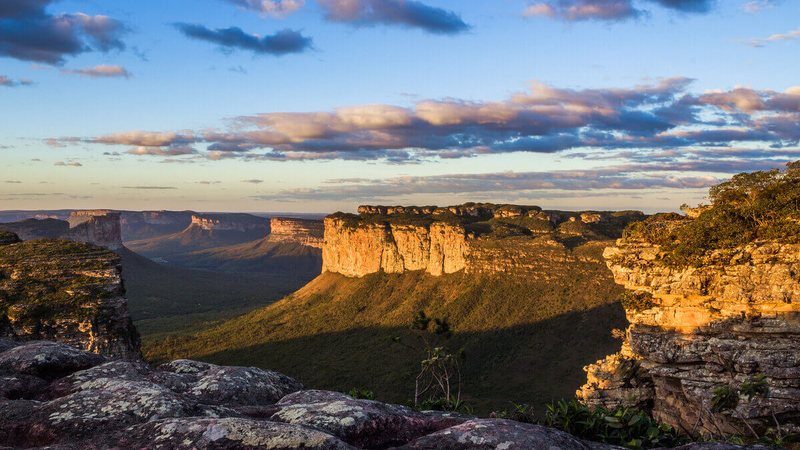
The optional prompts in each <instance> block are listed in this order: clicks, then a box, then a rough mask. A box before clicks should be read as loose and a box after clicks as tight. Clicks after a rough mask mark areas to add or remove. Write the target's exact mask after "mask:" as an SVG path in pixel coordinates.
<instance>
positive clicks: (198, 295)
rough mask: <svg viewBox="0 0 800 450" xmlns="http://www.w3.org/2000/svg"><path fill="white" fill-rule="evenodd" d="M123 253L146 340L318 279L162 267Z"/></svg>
mask: <svg viewBox="0 0 800 450" xmlns="http://www.w3.org/2000/svg"><path fill="white" fill-rule="evenodd" d="M117 253H118V254H119V255H120V256H122V268H123V271H122V277H123V279H124V280H125V287H126V290H127V297H128V304H129V308H130V311H131V316H132V317H133V319H134V321H135V323H136V327H137V328H138V329H139V331H140V332H141V334H142V335H143V336H144V337H145V338H146V339H147V338H149V337H151V336H153V335H158V334H159V333H173V332H176V331H181V330H189V329H194V328H196V327H198V326H200V325H202V324H208V323H211V322H214V321H220V320H224V319H227V318H230V317H232V316H235V315H238V314H242V313H245V312H247V311H251V310H252V309H254V308H258V307H262V306H264V305H267V304H269V303H271V302H274V301H275V300H277V299H279V298H281V297H283V296H284V295H286V294H288V293H290V292H292V291H294V290H295V289H297V288H298V287H300V286H302V285H303V284H305V283H306V282H307V281H308V280H309V279H310V278H311V277H312V275H305V276H303V275H301V274H298V275H297V276H287V275H286V274H282V275H275V276H273V275H269V274H263V273H262V274H247V273H222V272H213V271H205V270H192V269H184V268H178V267H171V266H167V265H163V264H158V263H155V262H153V261H151V260H149V259H147V258H145V257H143V256H141V255H138V254H136V253H134V252H132V251H130V250H128V249H126V248H123V249H120V250H118V251H117Z"/></svg>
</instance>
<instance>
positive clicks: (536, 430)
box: [402, 419, 614, 450]
mask: <svg viewBox="0 0 800 450" xmlns="http://www.w3.org/2000/svg"><path fill="white" fill-rule="evenodd" d="M402 448H403V449H408V450H411V449H416V450H456V449H470V450H495V449H503V450H550V449H555V448H557V449H560V450H589V449H611V448H614V447H612V446H609V445H604V444H598V443H595V442H592V443H587V442H584V441H581V440H580V439H578V438H576V437H574V436H572V435H570V434H567V433H564V432H563V431H558V430H554V429H552V428H547V427H543V426H539V425H532V424H527V423H520V422H515V421H513V420H505V419H473V420H470V421H468V422H464V423H462V424H460V425H456V426H454V427H451V428H447V429H445V430H442V431H439V432H436V433H433V434H430V435H428V436H425V437H422V438H419V439H417V440H415V441H413V442H411V443H410V444H408V445H407V446H404V447H402Z"/></svg>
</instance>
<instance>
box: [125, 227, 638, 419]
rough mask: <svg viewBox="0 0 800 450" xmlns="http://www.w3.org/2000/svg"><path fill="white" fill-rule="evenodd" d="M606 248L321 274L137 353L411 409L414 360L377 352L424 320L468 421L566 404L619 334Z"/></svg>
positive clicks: (414, 355)
mask: <svg viewBox="0 0 800 450" xmlns="http://www.w3.org/2000/svg"><path fill="white" fill-rule="evenodd" d="M606 244H607V243H606V242H594V243H591V244H587V245H585V246H582V247H579V248H576V249H574V250H572V251H571V252H572V254H574V255H575V256H578V257H580V260H579V261H574V260H573V261H571V262H565V261H563V260H562V259H561V258H556V259H554V260H552V261H551V259H550V257H549V253H547V251H546V250H542V255H541V258H542V263H543V267H545V268H546V269H543V270H542V271H541V272H537V273H536V274H524V275H520V276H513V275H507V274H506V275H498V276H478V275H474V274H464V273H457V274H452V275H447V276H443V277H433V276H430V275H427V274H425V273H422V272H413V273H406V274H402V275H394V274H374V275H369V276H366V277H363V278H347V277H343V276H340V275H337V274H331V273H326V274H323V275H321V276H319V277H318V278H316V279H314V280H313V281H312V282H310V283H309V284H308V285H307V286H305V287H304V288H302V289H300V290H299V291H298V292H296V293H294V294H292V295H290V296H288V297H286V298H285V299H283V300H281V301H279V302H277V303H274V304H272V305H270V306H267V307H266V308H261V309H259V310H256V311H253V312H251V313H249V314H246V315H244V316H242V317H237V318H235V319H232V320H228V321H225V322H223V323H221V324H217V325H214V326H211V327H208V328H206V329H203V330H195V331H194V332H185V333H180V334H171V335H168V336H167V335H161V336H155V335H151V336H149V337H148V336H147V335H145V337H144V340H143V341H144V342H143V348H144V352H145V355H146V358H147V359H149V360H150V361H152V362H160V361H165V360H168V359H176V358H184V357H185V358H193V359H201V360H206V361H209V362H214V363H219V364H230V365H255V366H258V367H262V368H268V369H273V370H278V371H280V372H282V373H286V374H287V375H290V376H293V377H295V378H297V379H299V380H300V381H301V382H303V383H304V384H306V385H307V386H314V387H315V388H320V389H331V390H336V391H343V392H346V391H348V390H349V389H351V388H352V387H353V386H359V387H361V388H363V389H367V390H371V391H373V392H374V393H375V395H377V397H378V398H380V399H382V400H386V401H391V402H396V403H413V396H414V392H413V387H414V382H415V378H416V376H417V375H418V373H419V369H420V365H419V364H420V359H421V358H420V353H419V351H418V349H417V350H412V349H409V348H405V347H402V346H394V347H391V348H390V349H391V351H388V349H387V348H388V347H389V344H390V341H391V339H392V338H393V337H400V338H401V339H402V340H403V341H404V342H410V341H414V340H415V339H417V338H416V334H417V332H416V331H415V330H412V329H410V328H409V327H408V320H409V318H410V317H412V316H413V315H414V314H415V313H416V312H418V311H420V310H424V311H426V313H427V314H428V315H429V316H430V317H438V318H444V317H447V318H448V322H449V324H450V326H451V327H452V330H453V332H452V337H451V338H450V339H449V340H448V343H447V346H448V347H449V348H453V349H462V348H463V349H464V351H465V353H466V355H467V360H466V361H465V362H464V363H463V365H462V367H461V371H462V376H463V383H462V399H463V400H465V401H467V402H468V403H469V404H470V405H471V406H472V407H473V408H474V410H475V411H476V412H478V413H480V412H487V413H488V412H489V411H491V410H492V409H496V408H497V407H498V406H502V405H505V404H507V402H508V401H509V400H510V399H518V400H521V401H524V402H527V403H528V404H530V405H532V406H534V407H535V408H539V409H540V410H541V409H542V408H543V407H544V404H545V403H546V402H548V401H552V400H554V399H558V398H563V397H567V396H572V395H573V394H574V392H575V389H577V388H578V387H579V386H580V385H581V384H583V383H584V382H585V374H584V373H583V371H582V369H581V368H582V367H583V366H585V365H586V364H589V363H592V362H595V361H596V360H597V359H599V358H600V357H602V356H605V355H607V354H609V353H613V352H615V351H617V350H618V347H619V343H618V342H617V341H616V340H615V339H613V338H612V337H611V336H610V333H609V332H610V330H611V329H612V328H625V326H626V324H625V319H624V312H623V311H622V308H621V307H620V305H619V303H618V302H617V301H616V299H618V298H619V295H620V294H621V293H622V288H621V287H619V286H618V285H616V284H615V283H614V282H613V280H612V279H611V274H610V273H609V272H608V269H607V268H606V267H605V263H604V261H603V260H602V257H601V253H602V250H603V248H604V246H605V245H606ZM543 248H544V249H547V248H550V247H543ZM560 252H561V253H560V254H561V255H562V256H563V253H564V252H569V250H565V249H561V250H560ZM131 304H132V305H133V304H134V302H133V301H132V302H131ZM156 304H157V303H153V305H154V307H155V305H156ZM157 311H158V310H155V311H154V312H157ZM576 330H580V332H577V331H576Z"/></svg>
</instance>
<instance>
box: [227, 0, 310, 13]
mask: <svg viewBox="0 0 800 450" xmlns="http://www.w3.org/2000/svg"><path fill="white" fill-rule="evenodd" d="M226 1H228V2H229V3H233V4H235V5H239V6H241V7H243V8H247V9H251V10H254V11H258V12H260V13H263V14H267V15H270V16H273V17H285V16H287V15H289V14H292V13H294V12H295V11H297V10H299V9H300V8H302V7H303V5H305V3H306V2H305V0H226Z"/></svg>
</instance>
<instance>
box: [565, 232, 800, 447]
mask: <svg viewBox="0 0 800 450" xmlns="http://www.w3.org/2000/svg"><path fill="white" fill-rule="evenodd" d="M664 225H665V226H675V222H674V221H673V222H671V223H670V224H664ZM604 256H605V258H606V259H607V264H608V267H609V268H610V269H611V271H612V272H613V274H614V278H615V280H616V282H617V283H619V284H622V285H624V286H625V287H626V288H627V289H629V290H630V291H631V294H629V296H628V298H629V300H628V301H627V302H624V303H625V306H626V312H627V317H628V320H629V322H630V327H629V328H628V330H627V333H626V338H625V342H624V344H623V347H622V350H621V351H620V352H619V353H618V354H615V355H611V356H609V357H607V358H606V359H604V360H601V361H598V362H597V363H596V364H593V365H590V366H588V367H587V368H586V370H587V372H588V382H587V384H586V385H585V386H583V387H582V388H581V390H580V391H579V392H578V395H579V397H581V398H582V399H583V401H584V402H586V403H587V404H589V405H593V406H604V407H610V408H613V407H616V406H619V405H637V406H640V407H645V408H648V409H651V410H652V413H653V415H654V416H655V417H656V418H658V419H659V420H662V421H664V422H666V423H668V424H670V425H673V426H675V427H677V428H678V429H680V430H683V431H685V432H687V433H690V434H695V435H697V434H714V435H718V434H720V432H725V433H732V434H740V435H749V434H751V432H750V431H749V429H748V427H747V425H745V424H744V421H745V420H746V421H747V422H748V425H749V426H751V427H753V428H754V429H756V430H758V431H760V432H763V430H764V429H766V428H768V427H775V422H776V421H778V422H780V423H781V426H782V427H783V428H784V430H790V429H795V430H797V429H798V428H800V282H798V277H799V276H800V275H798V274H800V246H798V245H787V244H781V243H779V242H758V243H753V244H749V245H747V246H744V247H740V248H736V249H730V250H725V251H715V252H712V253H709V254H707V255H706V256H705V257H704V259H703V262H702V264H700V265H699V266H698V267H673V266H670V265H667V264H666V263H665V262H664V260H663V256H664V252H663V250H662V249H661V248H660V247H659V246H658V245H654V244H651V243H648V242H646V241H644V240H641V239H634V238H627V239H621V240H619V241H617V245H616V247H611V248H608V249H606V251H605V255H604ZM758 374H762V375H764V376H765V382H766V387H767V388H768V394H766V395H761V396H757V398H755V399H753V400H749V399H747V398H742V399H741V401H740V403H739V406H738V407H737V408H736V409H735V410H733V411H726V412H715V408H714V397H715V395H714V391H715V388H717V387H719V386H730V388H731V389H734V390H736V389H739V388H741V386H742V384H743V383H748V382H752V381H753V380H754V378H753V377H754V376H756V375H758ZM716 409H720V408H716Z"/></svg>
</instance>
